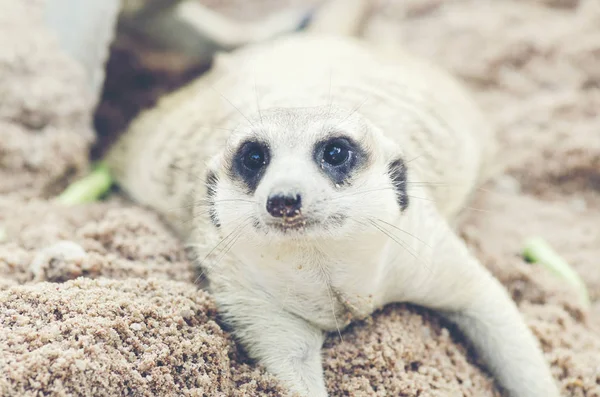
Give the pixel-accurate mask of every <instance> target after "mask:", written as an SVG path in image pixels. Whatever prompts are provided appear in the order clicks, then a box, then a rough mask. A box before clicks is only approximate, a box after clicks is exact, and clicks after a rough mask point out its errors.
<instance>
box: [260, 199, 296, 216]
mask: <svg viewBox="0 0 600 397" xmlns="http://www.w3.org/2000/svg"><path fill="white" fill-rule="evenodd" d="M301 207H302V198H301V197H300V195H299V194H287V195H283V194H276V195H272V196H270V197H269V198H268V200H267V211H268V212H269V214H271V215H272V216H274V217H276V218H294V217H296V216H298V215H300V208H301Z"/></svg>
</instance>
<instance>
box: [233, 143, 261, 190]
mask: <svg viewBox="0 0 600 397" xmlns="http://www.w3.org/2000/svg"><path fill="white" fill-rule="evenodd" d="M269 161H270V152H269V147H268V146H267V144H266V143H263V142H257V141H247V142H245V143H243V144H242V145H241V146H240V147H239V149H238V150H237V152H236V153H235V155H234V157H233V162H232V164H231V165H232V168H231V171H232V172H233V175H234V176H235V177H236V178H237V179H239V180H240V181H242V182H243V183H244V184H245V185H246V187H247V188H248V192H249V193H252V192H254V190H255V189H256V187H257V186H258V183H259V182H260V179H261V178H262V176H263V174H264V173H265V171H266V169H267V166H268V165H269Z"/></svg>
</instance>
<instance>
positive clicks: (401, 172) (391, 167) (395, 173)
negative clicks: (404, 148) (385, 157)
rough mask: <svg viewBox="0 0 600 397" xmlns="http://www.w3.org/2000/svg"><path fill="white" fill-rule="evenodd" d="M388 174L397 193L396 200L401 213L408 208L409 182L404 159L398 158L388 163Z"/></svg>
mask: <svg viewBox="0 0 600 397" xmlns="http://www.w3.org/2000/svg"><path fill="white" fill-rule="evenodd" d="M387 172H388V175H389V177H390V180H391V182H392V186H393V187H394V190H395V193H396V200H397V202H398V205H399V206H400V210H401V211H405V210H406V209H407V208H408V204H409V203H408V193H407V186H406V185H407V180H408V169H407V167H406V162H405V161H404V159H403V158H402V157H396V158H394V159H393V160H391V161H390V162H389V163H388V166H387Z"/></svg>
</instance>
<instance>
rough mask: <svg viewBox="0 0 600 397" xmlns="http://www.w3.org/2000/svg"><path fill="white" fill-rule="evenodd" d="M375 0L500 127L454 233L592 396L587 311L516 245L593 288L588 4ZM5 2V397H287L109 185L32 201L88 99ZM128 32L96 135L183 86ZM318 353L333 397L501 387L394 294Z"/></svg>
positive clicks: (595, 346)
mask: <svg viewBox="0 0 600 397" xmlns="http://www.w3.org/2000/svg"><path fill="white" fill-rule="evenodd" d="M207 3H208V1H207ZM211 3H214V2H211ZM381 3H382V5H381V10H380V14H379V16H378V17H377V18H374V19H373V21H372V23H385V22H386V21H389V20H390V19H391V20H393V21H394V22H395V25H396V27H397V33H398V36H399V38H400V39H401V40H402V41H403V42H404V43H405V44H406V45H407V46H408V47H409V48H411V49H412V50H413V51H416V52H418V53H421V54H423V55H425V56H427V57H430V58H432V59H434V60H436V61H437V62H439V63H441V64H442V65H444V66H446V67H448V68H449V69H450V70H452V71H454V72H455V73H456V74H458V75H459V76H460V77H461V78H463V79H464V80H465V82H467V84H469V85H470V86H471V88H473V90H474V91H475V95H477V97H478V99H479V100H480V102H481V103H482V104H483V106H484V108H485V109H486V111H487V112H488V113H489V115H490V117H491V118H492V120H493V121H494V122H495V123H496V125H497V126H498V128H499V131H500V134H501V139H502V142H503V144H504V150H503V152H502V154H501V160H503V161H504V163H505V164H506V166H507V172H506V173H505V174H504V175H502V176H501V177H499V178H498V179H497V180H496V181H494V182H492V183H490V184H488V185H487V186H485V187H484V189H485V190H481V191H480V192H479V194H478V195H477V197H476V198H475V200H474V202H473V203H472V204H471V206H472V207H474V208H478V209H485V212H483V211H476V210H468V209H467V210H465V211H464V214H463V216H462V219H461V223H460V232H461V234H462V236H463V237H464V238H465V239H466V240H467V242H468V243H469V246H470V247H471V249H473V250H474V252H475V253H476V254H477V256H478V257H479V258H480V260H481V261H482V262H483V263H484V264H485V265H486V266H488V267H489V268H490V269H491V270H492V271H493V272H494V274H495V275H496V276H497V277H498V278H499V279H500V280H501V281H502V282H503V283H504V284H505V285H506V286H507V288H508V289H509V290H510V291H511V293H512V296H513V298H514V299H515V300H516V301H517V302H518V304H519V307H520V309H521V311H522V312H523V314H524V316H525V318H526V319H527V322H528V324H529V325H530V326H531V328H532V329H533V331H534V332H535V334H536V336H537V337H538V338H539V339H540V340H541V342H542V346H543V349H544V351H545V354H546V358H547V360H548V361H549V362H550V363H551V364H552V368H553V372H554V375H555V376H556V378H557V380H558V382H559V383H560V384H561V387H562V390H563V394H564V395H566V396H588V397H591V396H600V361H599V360H598V357H600V336H599V335H600V305H599V304H598V303H595V304H594V307H593V308H592V310H591V311H589V312H588V311H585V310H583V309H582V307H580V306H579V305H578V303H577V299H576V294H575V293H574V292H573V291H572V290H571V289H570V288H569V286H568V285H565V284H564V283H563V282H561V280H558V279H556V278H555V277H554V276H552V275H551V274H549V273H548V272H546V271H545V270H544V269H542V268H540V267H539V266H535V265H530V264H527V263H525V262H524V261H523V260H522V259H521V258H520V256H519V252H520V250H521V246H522V243H523V240H524V239H525V238H526V237H528V236H530V235H541V236H543V237H544V238H546V239H547V240H548V241H549V242H551V243H552V245H553V246H554V247H555V248H556V249H557V250H558V251H559V252H560V253H561V254H562V255H563V256H564V257H565V258H566V259H567V260H568V261H569V262H570V263H572V264H573V266H574V267H575V269H576V270H577V271H578V272H579V273H580V274H582V275H583V276H584V279H585V282H586V283H587V286H588V288H589V291H590V294H591V296H592V298H593V300H594V301H595V302H598V300H599V299H600V264H599V263H598V259H597V258H598V257H600V226H599V225H600V211H599V210H600V139H598V128H600V120H599V119H598V118H597V109H598V108H599V106H600V73H599V71H600V31H599V30H598V29H597V26H598V24H599V23H600V4H598V3H597V1H596V0H580V1H575V0H572V1H567V0H563V1H558V0H544V1H542V0H537V1H529V2H525V1H516V0H515V1H505V2H498V3H489V2H486V3H485V4H483V3H481V2H478V1H477V0H455V1H451V2H444V5H442V2H441V1H436V0H428V1H408V2H404V1H403V2H400V1H396V2H383V1H382V2H381ZM383 3H386V4H385V5H384V4H383ZM265 4H269V3H268V2H265ZM0 9H1V10H2V12H0V43H2V46H0V48H1V50H0V94H1V95H0V98H2V99H1V101H0V131H2V135H1V136H2V139H0V194H1V196H0V352H1V353H0V395H2V396H24V395H31V396H33V395H39V394H40V393H43V394H45V395H69V394H71V395H99V396H100V395H125V394H130V395H140V396H155V395H165V396H168V395H197V396H205V395H214V396H222V395H227V396H252V395H256V396H258V395H260V396H279V395H282V391H281V390H280V389H279V386H278V384H277V382H276V381H275V380H274V379H273V378H272V377H270V376H269V375H268V374H266V373H265V372H264V371H263V370H262V369H261V368H260V367H257V366H256V365H255V364H254V363H252V362H251V361H250V360H248V359H247V357H246V356H245V355H244V353H243V351H241V350H240V349H239V348H238V347H237V346H236V344H235V342H234V341H233V340H232V338H231V336H230V335H229V333H228V332H227V330H226V329H224V328H223V327H222V325H221V323H220V322H219V318H218V314H217V312H216V309H215V306H214V304H213V302H212V300H211V297H210V295H209V294H207V293H205V292H203V291H201V290H199V289H198V288H197V285H196V284H195V283H194V282H195V280H196V277H197V276H198V274H197V273H196V272H195V270H194V268H193V266H192V264H191V263H190V262H189V261H188V259H187V256H186V253H185V250H184V249H183V247H182V246H181V244H180V242H179V241H178V240H177V239H176V238H175V236H174V235H173V234H172V233H171V231H170V230H169V229H168V228H167V227H166V226H165V225H164V224H163V223H162V222H161V221H160V219H159V218H158V217H157V216H156V215H155V214H153V213H152V212H151V211H148V210H147V209H144V208H140V207H137V206H135V205H133V204H131V203H128V202H126V201H124V200H123V199H121V198H119V197H116V196H115V197H113V198H111V199H110V200H109V201H107V202H103V203H95V204H91V205H85V206H80V207H75V208H64V207H60V206H58V205H56V204H54V203H52V202H51V201H48V200H47V199H48V198H50V197H51V196H52V195H53V194H55V193H56V192H58V191H60V190H61V188H62V187H63V186H64V185H65V184H66V183H68V181H70V180H72V178H73V177H75V176H76V175H78V174H81V173H83V172H85V170H86V168H87V160H88V150H89V148H90V144H91V141H92V134H91V132H90V131H91V129H90V127H89V123H90V120H91V117H92V112H91V110H90V106H89V105H88V103H91V102H87V100H86V99H85V95H84V87H85V84H84V82H83V80H82V73H81V71H80V70H79V69H78V67H77V65H76V64H74V63H73V62H72V61H71V60H69V59H68V58H67V57H66V56H64V55H62V54H61V52H60V51H58V49H57V45H56V44H55V42H54V41H53V38H52V36H51V35H50V34H49V33H48V32H47V31H46V30H45V29H43V28H42V27H41V19H40V7H39V2H36V1H19V2H14V1H10V0H0ZM127 43H128V42H126V43H125V44H123V41H121V42H120V46H115V48H114V49H113V58H112V60H111V63H110V67H109V72H108V82H107V84H106V91H105V94H104V102H103V103H102V104H101V105H100V109H101V111H100V112H99V113H98V115H97V117H96V124H97V125H101V126H103V127H104V129H105V130H104V132H105V133H106V134H114V133H115V130H118V129H120V128H122V127H123V125H124V124H125V121H126V120H127V119H128V118H129V117H131V114H133V113H135V112H136V111H137V110H139V108H141V107H143V106H148V104H150V103H152V101H153V100H154V99H155V98H156V96H158V95H159V94H160V93H161V92H164V90H165V87H168V89H171V88H172V86H174V85H176V84H174V82H179V83H180V82H182V81H185V80H186V79H187V78H189V71H186V70H181V69H177V68H175V69H176V70H175V71H171V74H169V73H166V72H164V65H163V66H162V67H163V69H161V73H164V74H165V76H163V77H162V78H158V79H157V78H156V76H157V74H153V73H152V67H155V68H156V69H159V66H157V65H156V62H154V61H155V59H156V58H153V60H154V61H153V62H154V63H153V62H147V63H144V59H142V58H141V55H139V54H134V53H133V51H132V49H131V46H129V47H128V46H127ZM132 59H134V60H135V61H136V63H135V64H134V65H132V63H131V61H132ZM146 60H147V59H146ZM133 69H135V70H133ZM119 70H121V72H119ZM123 71H125V72H123ZM134 72H135V73H134ZM186 73H187V74H186ZM134 75H138V76H139V75H143V76H147V78H146V80H143V79H142V80H141V81H140V80H137V81H135V80H134V79H131V77H132V76H134ZM167 75H168V76H167ZM158 76H159V77H160V76H162V75H160V74H158ZM149 87H150V88H151V89H149ZM119 90H121V91H119ZM123 90H128V91H127V92H126V93H127V95H119V92H123ZM140 92H143V93H144V95H141V94H140ZM136 93H137V94H136ZM142 97H143V98H142ZM121 105H123V106H121ZM267 332H268V330H267ZM323 354H324V358H325V371H326V379H327V383H328V387H329V390H330V392H331V394H332V395H336V396H337V395H340V396H344V395H348V396H349V395H352V396H386V395H394V396H397V395H406V396H413V395H421V396H461V395H464V396H496V395H499V393H498V391H497V390H496V389H495V385H494V383H493V381H492V380H491V379H490V377H489V376H488V375H487V374H486V372H485V370H483V369H482V367H481V366H480V365H479V363H478V361H477V358H476V357H474V356H473V354H472V352H470V351H469V349H468V348H467V347H466V345H465V343H464V341H463V340H462V339H461V338H460V335H459V334H458V333H457V332H455V330H454V329H453V328H452V327H449V326H448V324H447V323H445V322H443V321H441V320H440V319H439V318H438V317H437V316H436V315H435V313H431V312H429V311H426V310H423V309H420V308H416V307H412V306H409V305H391V306H389V307H386V308H385V309H384V310H383V311H381V312H379V313H376V314H375V315H374V316H373V318H372V319H370V320H369V321H367V322H365V323H361V324H356V325H354V326H352V327H351V328H350V329H349V330H348V331H347V332H344V333H343V341H342V340H340V339H339V337H338V336H337V335H332V336H331V337H330V338H329V339H328V341H327V343H326V346H325V348H324V353H323Z"/></svg>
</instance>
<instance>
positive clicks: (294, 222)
mask: <svg viewBox="0 0 600 397" xmlns="http://www.w3.org/2000/svg"><path fill="white" fill-rule="evenodd" d="M346 218H347V217H346V216H345V215H343V214H332V215H329V216H326V217H324V218H323V219H318V218H312V217H307V216H303V215H299V216H294V217H293V218H289V217H288V218H282V219H281V220H279V221H268V222H265V223H262V222H255V223H254V226H255V227H256V228H257V229H259V230H260V229H275V230H277V231H279V232H282V233H284V234H287V233H303V232H309V231H311V230H314V229H316V228H320V229H323V230H329V229H332V228H336V227H340V226H342V225H343V223H344V221H345V220H346Z"/></svg>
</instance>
